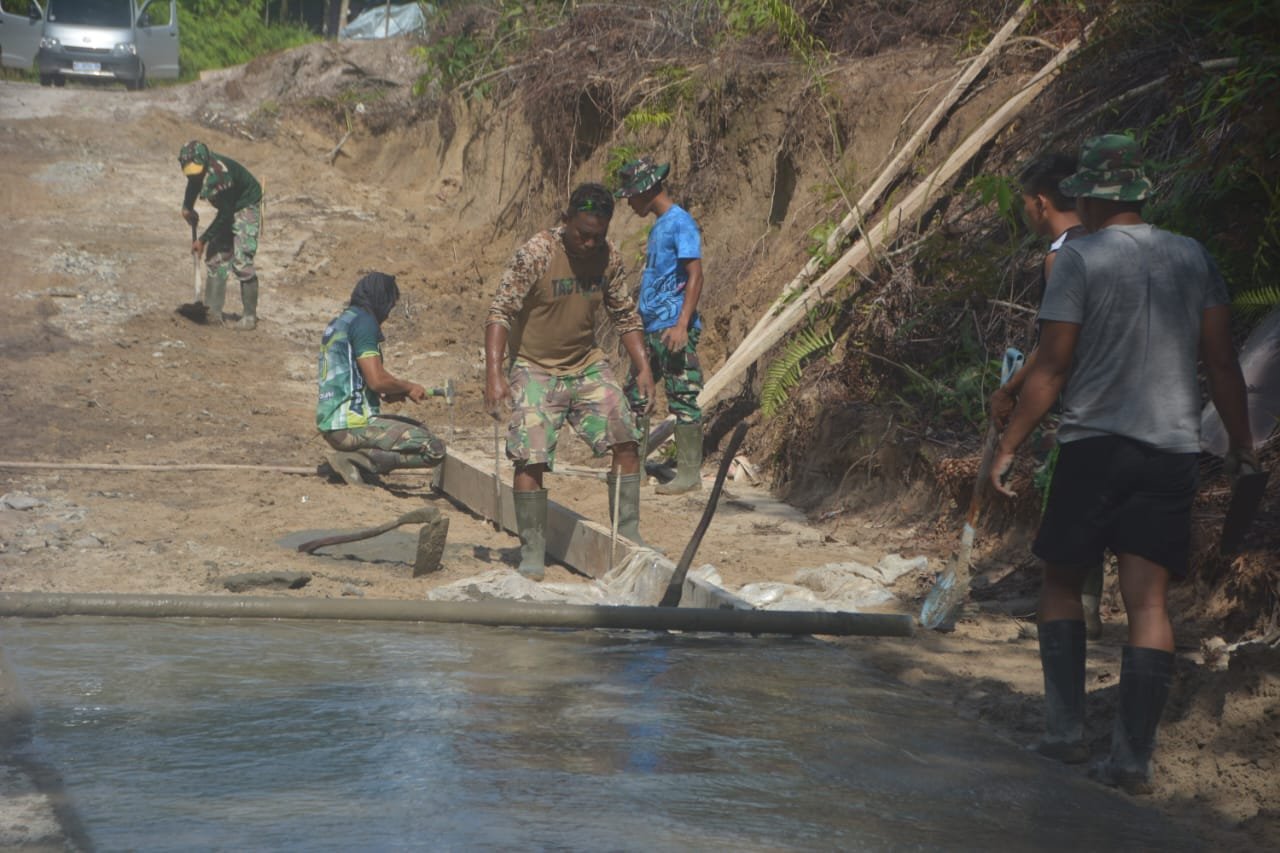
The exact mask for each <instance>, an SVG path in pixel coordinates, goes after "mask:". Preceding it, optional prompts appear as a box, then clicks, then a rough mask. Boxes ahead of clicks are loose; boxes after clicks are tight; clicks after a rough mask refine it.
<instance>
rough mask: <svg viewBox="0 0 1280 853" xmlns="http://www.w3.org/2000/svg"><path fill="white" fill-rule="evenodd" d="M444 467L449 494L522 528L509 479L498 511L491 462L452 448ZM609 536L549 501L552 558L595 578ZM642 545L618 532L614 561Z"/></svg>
mask: <svg viewBox="0 0 1280 853" xmlns="http://www.w3.org/2000/svg"><path fill="white" fill-rule="evenodd" d="M441 468H442V471H441V474H440V476H439V477H438V478H437V481H436V482H437V486H438V488H440V489H441V490H442V491H443V492H444V493H445V494H447V495H449V496H450V497H452V498H453V499H454V500H456V501H458V502H459V503H461V504H464V505H465V506H466V507H468V508H469V509H471V510H472V511H473V512H476V513H478V514H480V515H483V516H484V517H485V518H488V519H490V520H494V519H495V518H496V520H498V521H499V523H500V526H501V527H502V529H504V530H506V531H508V532H510V533H516V532H517V530H516V509H515V502H514V499H513V498H512V490H511V484H510V483H502V484H501V494H502V497H501V511H500V512H498V513H496V514H495V512H494V488H493V478H494V472H493V462H492V461H487V462H481V461H480V460H478V459H476V458H474V457H471V456H468V455H467V454H466V453H462V452H460V451H458V450H456V449H454V448H452V447H451V448H449V453H448V455H447V456H446V457H445V461H444V464H443V465H442V466H441ZM601 488H603V485H602V486H601ZM610 539H611V536H610V531H609V529H608V528H607V527H605V526H604V525H601V524H597V523H596V522H594V521H592V520H591V519H589V518H587V517H586V516H584V515H581V514H579V513H576V512H574V511H573V510H571V509H569V508H568V507H566V506H563V505H561V504H558V503H556V502H555V501H552V500H548V501H547V556H548V557H550V558H551V559H553V560H556V561H557V562H560V563H564V564H565V565H566V566H569V567H570V568H573V569H576V570H577V571H580V572H582V573H583V574H585V575H589V576H591V577H593V578H596V577H600V576H601V575H603V574H604V573H605V571H607V570H608V568H609V542H610ZM638 547H639V546H637V545H636V544H635V543H634V542H632V541H631V540H629V539H625V538H623V537H621V536H619V537H618V547H617V551H615V552H614V562H615V563H621V562H622V561H623V560H626V559H627V557H628V556H630V554H631V551H632V549H634V548H638Z"/></svg>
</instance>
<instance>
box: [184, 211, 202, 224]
mask: <svg viewBox="0 0 1280 853" xmlns="http://www.w3.org/2000/svg"><path fill="white" fill-rule="evenodd" d="M182 218H183V219H184V220H186V223H187V224H188V225H190V226H191V227H192V228H194V227H195V226H197V225H199V224H200V214H198V213H196V212H195V211H194V210H192V209H191V208H189V207H184V208H182Z"/></svg>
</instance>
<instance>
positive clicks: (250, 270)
mask: <svg viewBox="0 0 1280 853" xmlns="http://www.w3.org/2000/svg"><path fill="white" fill-rule="evenodd" d="M178 165H180V166H181V167H182V174H184V175H186V176H187V192H186V195H184V196H183V198H182V218H183V219H185V220H186V221H187V224H189V225H190V226H191V233H192V235H193V236H194V235H195V228H196V225H197V224H198V223H199V221H200V217H199V215H198V214H197V213H196V211H195V204H196V199H197V198H202V199H204V200H205V201H207V202H209V204H211V205H213V207H214V209H215V210H217V211H218V215H217V216H215V217H214V218H213V222H211V223H209V227H208V228H206V229H204V233H202V234H200V235H199V236H197V237H195V239H194V240H193V241H192V243H191V251H192V253H194V254H195V255H196V256H199V255H202V254H203V255H205V265H206V267H207V270H208V272H207V274H206V275H205V280H204V300H203V301H204V309H205V311H204V316H203V317H202V318H193V319H202V320H203V321H204V322H206V323H208V324H209V325H211V326H221V325H222V305H223V302H224V301H225V300H226V296H227V276H228V275H229V274H231V273H234V274H235V277H236V279H237V280H238V281H239V282H240V304H241V314H240V322H239V323H237V324H236V328H237V329H244V330H246V331H247V330H251V329H254V328H256V327H257V325H258V272H257V270H255V269H254V266H253V256H254V255H255V254H257V251H258V237H259V236H260V232H261V229H262V185H261V184H259V183H258V179H257V178H255V177H254V176H253V175H251V174H250V173H249V170H248V169H246V168H245V167H244V166H241V165H240V164H239V163H237V162H236V161H235V160H232V159H231V158H230V157H225V156H223V155H221V154H215V153H213V152H212V151H210V150H209V146H207V145H205V144H204V143H203V142H197V141H195V140H192V141H191V142H188V143H187V144H186V145H184V146H182V150H181V151H179V152H178ZM197 307H198V306H197ZM182 313H184V314H185V313H186V312H185V310H183V312H182Z"/></svg>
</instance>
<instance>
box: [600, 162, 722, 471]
mask: <svg viewBox="0 0 1280 853" xmlns="http://www.w3.org/2000/svg"><path fill="white" fill-rule="evenodd" d="M670 170H671V166H670V165H669V164H667V163H663V164H662V165H661V166H659V165H656V164H655V163H654V162H653V161H652V160H651V159H649V158H648V157H641V158H640V159H638V160H632V161H631V162H629V163H627V164H626V165H624V166H623V167H622V168H621V169H620V170H619V171H618V184H619V186H618V189H617V191H616V192H615V193H614V195H616V196H618V197H620V198H625V199H626V200H627V204H628V205H630V207H631V211H632V212H633V213H635V214H636V216H648V215H650V214H652V215H653V216H654V223H653V227H652V228H650V229H649V236H648V239H647V240H646V246H645V264H644V272H643V273H642V274H641V277H640V294H639V297H638V299H637V300H636V307H637V309H638V310H639V311H640V318H641V319H642V320H643V321H644V342H645V351H646V353H647V355H648V358H649V369H650V370H651V371H652V373H653V377H654V381H655V382H657V381H658V380H659V379H660V380H662V383H663V388H664V390H665V391H666V395H667V408H668V409H669V410H670V411H671V414H673V415H674V416H675V419H676V429H675V436H676V476H675V477H674V478H673V479H672V480H671V481H670V482H668V483H663V484H662V485H660V486H658V487H657V488H656V489H655V490H654V491H655V492H656V493H657V494H660V495H679V494H684V493H685V492H692V491H697V490H698V489H701V488H702V408H701V407H700V406H699V405H698V395H699V394H701V393H702V365H701V363H700V362H699V360H698V338H699V336H700V335H701V334H702V318H701V317H699V316H698V300H699V298H700V297H701V296H702V282H703V278H702V233H701V231H699V229H698V223H697V222H696V221H694V218H693V217H692V216H690V215H689V213H688V211H686V210H685V209H684V208H683V207H681V206H680V205H678V204H676V203H675V200H674V199H672V197H671V195H670V194H669V193H668V192H667V189H666V185H665V183H664V181H665V179H666V177H667V173H668V172H669V171H670ZM627 396H628V398H629V399H630V400H631V403H632V406H633V407H634V406H639V405H641V403H642V402H643V401H642V400H641V398H640V394H639V392H638V391H637V390H636V385H635V382H634V381H632V382H629V383H628V384H627ZM640 428H641V431H642V432H643V433H644V434H643V435H642V436H641V441H642V442H643V441H644V440H645V439H647V438H648V432H649V422H648V418H647V417H646V418H641V421H640ZM641 454H642V456H643V455H645V449H643V445H642V451H641Z"/></svg>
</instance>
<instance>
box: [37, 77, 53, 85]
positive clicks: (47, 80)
mask: <svg viewBox="0 0 1280 853" xmlns="http://www.w3.org/2000/svg"><path fill="white" fill-rule="evenodd" d="M40 85H41V86H52V85H53V75H52V74H41V75H40Z"/></svg>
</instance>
